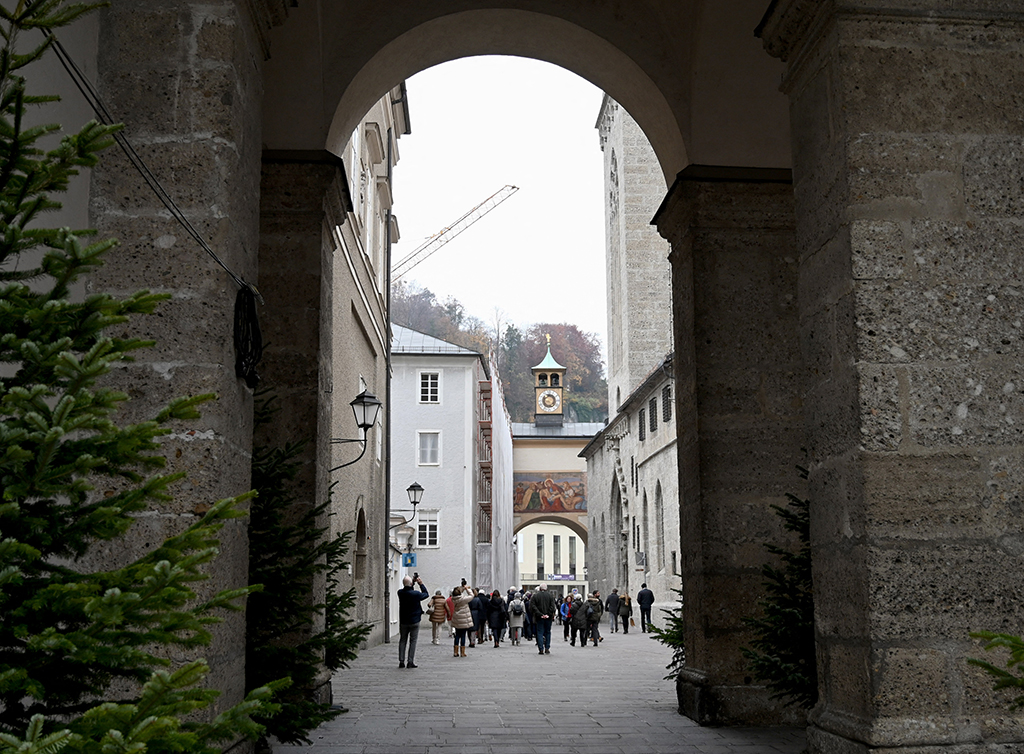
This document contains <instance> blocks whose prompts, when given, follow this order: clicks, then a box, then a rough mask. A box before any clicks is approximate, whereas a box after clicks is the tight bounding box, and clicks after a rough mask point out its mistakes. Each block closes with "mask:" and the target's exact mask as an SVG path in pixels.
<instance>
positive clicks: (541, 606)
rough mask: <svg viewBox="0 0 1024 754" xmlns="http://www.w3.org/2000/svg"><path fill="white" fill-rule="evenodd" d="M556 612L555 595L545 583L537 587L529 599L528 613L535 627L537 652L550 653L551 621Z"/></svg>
mask: <svg viewBox="0 0 1024 754" xmlns="http://www.w3.org/2000/svg"><path fill="white" fill-rule="evenodd" d="M556 612H558V603H557V602H556V600H555V595H553V594H552V593H551V592H549V591H548V585H547V584H541V585H540V586H539V587H537V593H536V594H535V595H533V599H531V600H530V613H531V615H532V617H533V623H534V625H535V626H536V627H537V652H538V654H542V655H549V654H551V621H553V620H554V619H555V613H556Z"/></svg>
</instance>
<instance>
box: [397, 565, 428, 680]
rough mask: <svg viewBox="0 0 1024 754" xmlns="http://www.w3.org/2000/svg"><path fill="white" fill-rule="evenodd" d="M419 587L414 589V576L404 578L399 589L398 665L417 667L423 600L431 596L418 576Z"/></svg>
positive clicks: (401, 666)
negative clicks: (417, 642)
mask: <svg viewBox="0 0 1024 754" xmlns="http://www.w3.org/2000/svg"><path fill="white" fill-rule="evenodd" d="M416 583H417V584H419V587H420V588H419V589H418V590H417V589H413V585H412V584H413V580H412V576H406V577H405V578H404V579H402V588H401V589H399V590H398V635H399V637H400V638H399V640H398V667H400V668H415V667H419V666H418V665H416V662H415V660H416V639H417V637H419V634H420V618H422V617H423V605H422V604H421V603H422V601H423V600H425V599H427V598H429V597H430V592H428V591H427V588H426V587H425V586H423V579H421V578H420V577H419V576H417V577H416ZM407 646H408V649H409V662H408V663H406V662H405V650H406V647H407Z"/></svg>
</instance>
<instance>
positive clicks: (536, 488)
mask: <svg viewBox="0 0 1024 754" xmlns="http://www.w3.org/2000/svg"><path fill="white" fill-rule="evenodd" d="M513 481H514V492H513V495H514V501H515V512H516V513H570V512H571V513H585V512H586V510H587V473H586V472H585V471H560V472H554V473H552V472H544V473H531V472H516V473H515V474H514V475H513Z"/></svg>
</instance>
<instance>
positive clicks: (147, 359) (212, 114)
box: [87, 0, 262, 712]
mask: <svg viewBox="0 0 1024 754" xmlns="http://www.w3.org/2000/svg"><path fill="white" fill-rule="evenodd" d="M100 13H101V15H100V32H99V57H98V74H97V83H98V86H99V90H100V93H101V95H102V96H103V97H104V99H105V101H106V103H107V106H108V108H109V109H110V111H111V112H112V113H113V115H114V117H115V118H117V119H120V120H121V121H123V122H124V124H125V133H126V134H127V135H128V137H129V138H130V139H131V140H132V141H133V143H134V144H135V146H136V149H137V150H138V152H139V154H140V155H142V157H143V158H144V159H145V160H146V162H147V164H148V165H149V167H150V168H151V170H152V171H153V173H154V174H155V175H156V177H157V179H158V180H159V181H160V182H161V183H162V184H163V186H164V187H165V188H166V190H167V191H168V193H169V194H170V195H171V196H172V197H173V198H174V199H175V201H177V202H178V204H179V206H180V207H181V209H182V210H183V211H184V212H185V213H186V214H187V215H188V217H189V218H190V220H191V221H192V223H193V225H194V226H195V227H196V229H197V230H198V231H199V232H200V233H201V234H202V235H203V236H204V237H205V238H206V239H207V241H208V242H209V243H210V245H211V246H212V247H213V248H214V250H215V251H216V252H217V254H218V255H219V256H220V258H221V259H222V260H223V262H224V263H225V264H226V265H227V266H229V267H230V268H231V269H233V270H234V271H235V272H236V274H238V275H239V276H241V277H243V278H245V279H247V280H255V278H256V270H257V239H258V191H259V161H260V117H259V114H260V107H261V97H262V88H261V87H262V85H261V81H260V61H259V59H258V58H256V59H254V57H253V54H252V50H253V46H254V40H253V33H254V32H253V27H252V25H251V23H250V21H249V18H248V16H247V14H246V12H245V11H244V10H242V9H240V8H239V7H238V4H237V3H236V2H234V1H233V0H214V1H213V2H202V3H199V2H176V3H173V4H168V3H164V2H154V1H149V0H142V1H139V2H132V3H114V4H112V5H111V7H109V8H105V9H103V10H102V11H100ZM90 222H91V224H92V225H93V226H94V227H96V228H97V229H98V230H99V233H100V234H101V236H115V237H117V238H119V239H120V242H121V243H120V246H119V247H118V248H117V249H116V250H114V251H113V252H112V253H111V254H110V255H109V257H108V261H107V264H106V266H105V267H104V268H103V269H102V270H100V271H99V272H97V273H96V274H94V275H93V276H92V278H91V280H90V281H89V282H88V284H87V290H102V291H109V292H112V293H115V294H127V293H131V292H134V291H136V290H139V289H143V288H147V289H150V290H153V291H160V292H166V293H169V294H171V298H170V300H168V301H167V302H165V303H164V304H163V305H161V307H160V308H159V309H158V311H157V313H156V314H154V315H151V316H148V317H141V318H136V319H135V320H133V321H132V322H130V323H129V324H127V325H126V326H125V328H124V333H125V334H128V335H136V336H139V337H143V338H152V339H155V340H156V343H157V344H156V346H155V347H154V348H152V349H148V350H146V351H141V352H137V354H136V356H135V362H134V363H131V364H127V365H125V366H124V367H123V374H119V375H118V376H117V379H118V381H119V384H122V385H124V386H125V389H126V392H127V393H128V394H129V395H130V396H131V399H132V400H131V402H130V403H129V404H128V406H127V408H126V409H125V410H124V411H123V413H122V414H121V416H120V417H119V420H124V421H138V420H141V419H144V418H149V417H151V416H153V415H154V414H155V413H156V411H157V410H158V409H159V407H161V406H163V405H165V404H166V403H167V401H168V400H170V399H171V398H174V397H176V396H180V395H192V394H197V393H205V392H214V393H216V394H217V396H218V398H217V400H216V401H213V402H210V403H207V404H206V405H205V406H204V407H203V416H202V418H201V419H199V420H197V421H196V422H193V423H190V424H189V425H187V426H180V427H176V428H175V429H174V432H173V433H172V434H171V435H170V436H168V438H167V439H166V441H165V446H166V450H167V453H166V455H167V458H168V468H169V469H170V470H172V471H185V472H187V474H188V477H187V478H186V479H185V480H184V481H182V482H181V483H179V484H178V486H177V488H176V489H175V492H174V494H175V499H174V500H173V501H172V502H170V503H168V504H167V505H166V506H162V507H161V508H160V509H159V510H154V511H152V512H151V513H150V514H149V515H147V516H145V517H143V518H142V520H141V521H140V524H139V527H138V528H139V531H138V532H137V533H136V534H137V535H138V536H136V537H135V538H134V540H133V541H134V542H135V544H136V545H137V546H138V548H140V549H139V550H138V552H135V551H134V550H132V548H131V547H128V548H127V549H125V548H120V549H118V550H116V551H110V552H108V553H107V557H108V558H109V559H110V561H109V562H111V563H112V562H114V561H120V560H121V559H123V558H128V557H132V556H133V555H138V554H139V553H141V552H142V549H141V548H149V547H152V546H154V545H155V544H157V543H159V542H160V541H162V539H164V538H165V537H167V536H170V535H171V534H174V533H176V532H178V531H180V530H181V529H183V528H184V527H186V526H188V525H189V524H190V523H192V522H193V521H194V520H195V517H196V516H197V515H199V514H201V513H202V511H203V510H205V506H206V505H207V504H208V503H210V502H212V501H215V500H217V499H220V498H223V497H228V496H233V495H238V494H240V493H243V492H245V491H246V490H248V489H249V458H250V456H249V454H250V450H251V442H252V396H251V394H250V391H249V390H248V388H247V387H246V386H245V385H244V383H243V382H241V381H240V380H238V379H237V378H236V377H235V373H234V361H235V354H234V350H233V347H232V333H233V309H234V301H235V294H236V291H237V287H236V285H235V283H234V282H233V281H232V279H231V278H230V277H229V276H228V275H227V274H226V273H225V272H224V271H223V270H222V269H221V268H220V267H219V266H218V265H217V264H216V263H215V262H213V261H212V260H211V259H210V258H209V257H208V256H207V255H206V254H205V253H204V251H203V250H202V249H201V248H200V247H199V246H198V245H197V244H196V242H194V241H193V240H192V238H191V237H189V236H188V235H187V234H186V232H185V230H184V229H183V228H182V227H181V226H180V225H179V224H178V223H177V222H176V221H175V220H173V219H172V218H171V217H170V216H169V213H168V212H167V211H166V209H165V208H164V206H163V205H162V204H161V203H160V201H159V200H158V199H157V197H156V195H155V194H154V193H153V192H152V191H151V190H150V188H149V187H148V186H147V185H146V184H145V183H144V181H143V179H142V178H141V176H140V175H139V174H138V173H137V172H136V171H135V169H134V168H132V167H131V165H130V164H129V163H128V161H127V160H126V158H125V157H124V155H123V154H122V153H121V152H119V151H118V150H117V149H116V148H112V149H110V150H108V151H107V152H106V153H105V155H104V157H103V159H102V161H101V162H100V165H99V166H98V167H97V168H96V169H95V170H93V172H92V185H91V199H90ZM247 563H248V537H247V533H246V522H245V520H244V519H241V520H239V519H236V520H234V521H231V522H229V523H228V524H227V525H226V526H225V527H224V529H223V530H222V532H221V555H220V557H219V559H218V561H217V565H216V567H215V568H214V569H213V570H212V576H213V578H212V579H211V581H210V582H207V585H206V587H207V588H209V589H211V590H213V589H221V588H227V587H238V586H242V585H244V584H245V583H247ZM97 565H101V566H102V565H103V564H102V563H98V564H97ZM244 633H245V621H244V616H243V615H242V614H241V613H233V614H231V615H228V616H226V622H225V623H224V624H221V626H220V627H219V628H218V631H217V632H216V633H215V638H214V643H213V645H212V646H211V647H210V648H209V649H206V650H204V651H203V656H205V657H206V658H207V659H208V660H209V662H210V666H211V679H210V682H211V683H212V684H213V685H214V686H216V687H217V688H219V689H221V691H222V692H223V693H222V695H221V697H220V698H219V699H218V701H217V703H216V705H215V708H214V710H213V711H214V712H217V711H219V710H220V709H221V708H222V707H223V706H225V705H230V704H233V703H235V702H236V701H238V700H239V699H240V698H241V695H242V691H243V686H244V680H245V672H244V667H245V656H244V645H245V643H244Z"/></svg>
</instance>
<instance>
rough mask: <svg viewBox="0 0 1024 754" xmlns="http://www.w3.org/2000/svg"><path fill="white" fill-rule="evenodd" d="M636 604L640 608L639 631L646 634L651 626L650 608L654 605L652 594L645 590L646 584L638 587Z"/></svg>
mask: <svg viewBox="0 0 1024 754" xmlns="http://www.w3.org/2000/svg"><path fill="white" fill-rule="evenodd" d="M636 604H638V605H639V606H640V631H641V632H643V633H645V634H646V633H647V628H648V627H649V626H650V625H651V606H653V605H654V592H652V591H651V590H650V589H648V588H647V584H641V585H640V591H639V592H637V593H636Z"/></svg>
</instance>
